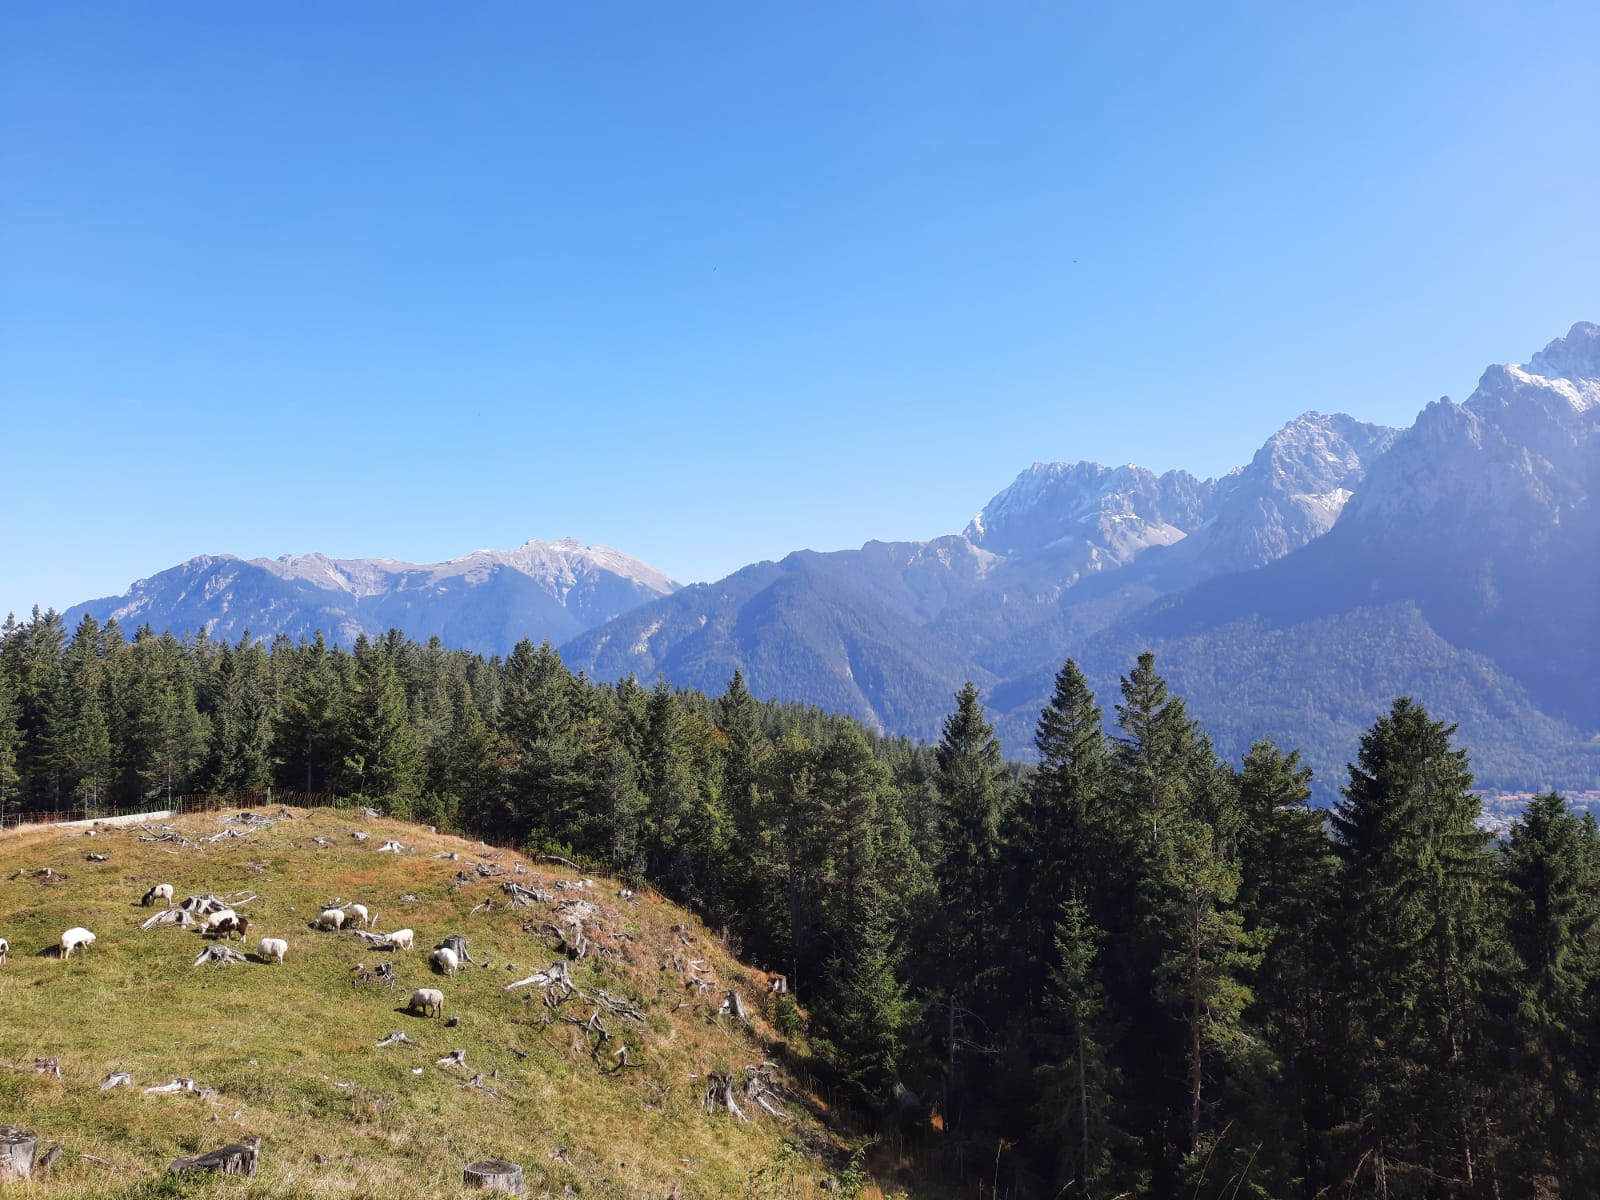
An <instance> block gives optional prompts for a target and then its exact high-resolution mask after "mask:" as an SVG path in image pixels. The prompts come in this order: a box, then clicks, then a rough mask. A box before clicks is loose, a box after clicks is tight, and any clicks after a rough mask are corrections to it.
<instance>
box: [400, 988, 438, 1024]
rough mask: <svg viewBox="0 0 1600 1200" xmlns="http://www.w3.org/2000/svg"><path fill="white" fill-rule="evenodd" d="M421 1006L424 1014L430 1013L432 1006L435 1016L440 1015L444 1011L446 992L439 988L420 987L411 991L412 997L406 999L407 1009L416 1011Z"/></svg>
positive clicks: (412, 1011) (409, 1011) (411, 1011)
mask: <svg viewBox="0 0 1600 1200" xmlns="http://www.w3.org/2000/svg"><path fill="white" fill-rule="evenodd" d="M419 1008H420V1009H421V1010H422V1015H423V1016H427V1015H428V1010H429V1009H430V1008H431V1009H433V1015H434V1016H436V1017H437V1016H440V1015H441V1014H442V1013H443V1012H444V993H443V992H441V991H440V990H439V989H438V988H418V989H417V990H416V991H414V992H412V993H411V999H410V1000H408V1001H406V1011H407V1012H408V1013H414V1012H416V1011H417V1010H418V1009H419Z"/></svg>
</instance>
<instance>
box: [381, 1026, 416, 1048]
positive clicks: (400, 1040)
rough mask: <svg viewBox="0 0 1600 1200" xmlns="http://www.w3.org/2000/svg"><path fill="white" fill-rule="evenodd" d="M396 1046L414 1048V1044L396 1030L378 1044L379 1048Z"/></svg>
mask: <svg viewBox="0 0 1600 1200" xmlns="http://www.w3.org/2000/svg"><path fill="white" fill-rule="evenodd" d="M396 1044H399V1045H403V1046H415V1045H416V1043H415V1042H413V1041H412V1040H411V1039H410V1038H408V1037H407V1036H406V1035H405V1034H403V1033H401V1032H400V1031H399V1030H398V1029H397V1030H395V1031H394V1032H393V1033H391V1034H390V1035H389V1036H388V1037H386V1038H384V1039H383V1041H381V1042H379V1043H378V1045H379V1046H393V1045H396Z"/></svg>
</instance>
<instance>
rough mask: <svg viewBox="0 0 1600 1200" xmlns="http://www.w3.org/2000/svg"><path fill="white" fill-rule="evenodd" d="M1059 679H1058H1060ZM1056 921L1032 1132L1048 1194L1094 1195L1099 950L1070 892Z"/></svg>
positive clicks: (1104, 1143) (1101, 1014)
mask: <svg viewBox="0 0 1600 1200" xmlns="http://www.w3.org/2000/svg"><path fill="white" fill-rule="evenodd" d="M1058 678H1059V677H1058ZM1060 912H1061V918H1060V921H1059V922H1058V923H1057V926H1056V937H1055V960H1056V962H1055V966H1054V968H1053V969H1052V970H1051V972H1050V977H1049V983H1048V987H1047V990H1046V994H1045V1002H1044V1011H1043V1020H1042V1022H1041V1026H1042V1030H1043V1033H1042V1036H1041V1038H1040V1042H1041V1050H1042V1062H1041V1063H1040V1065H1039V1066H1038V1067H1037V1068H1036V1069H1035V1075H1036V1076H1037V1079H1038V1082H1039V1084H1040V1097H1039V1102H1038V1105H1037V1108H1036V1112H1037V1113H1038V1119H1037V1122H1036V1133H1037V1135H1038V1137H1039V1138H1040V1140H1041V1141H1042V1143H1043V1144H1044V1145H1045V1146H1048V1147H1050V1148H1051V1150H1052V1151H1053V1155H1052V1157H1053V1158H1054V1167H1055V1178H1054V1180H1053V1187H1054V1188H1055V1191H1053V1192H1052V1193H1051V1194H1053V1195H1060V1194H1063V1193H1064V1194H1066V1195H1071V1196H1083V1197H1087V1198H1089V1200H1092V1198H1093V1197H1094V1196H1095V1195H1096V1193H1097V1192H1098V1191H1099V1188H1100V1184H1101V1183H1102V1182H1103V1181H1104V1180H1105V1178H1106V1177H1107V1175H1108V1174H1109V1173H1110V1169H1111V1151H1112V1139H1113V1136H1114V1134H1113V1129H1112V1123H1111V1114H1112V1105H1113V1100H1112V1094H1113V1091H1114V1089H1115V1088H1116V1085H1117V1082H1118V1080H1117V1074H1116V1071H1115V1070H1114V1069H1113V1068H1112V1066H1111V1063H1110V1060H1109V1050H1110V1046H1111V1041H1112V1034H1111V1033H1110V1031H1109V1029H1108V1022H1109V1019H1110V1014H1109V1012H1108V1006H1107V1003H1106V996H1105V989H1104V987H1103V986H1102V985H1101V982H1100V972H1099V966H1098V958H1099V947H1098V945H1097V940H1098V939H1097V934H1096V931H1095V929H1094V926H1093V925H1092V924H1090V921H1089V910H1088V908H1087V906H1086V905H1085V904H1084V903H1083V901H1082V900H1079V899H1076V898H1073V897H1069V898H1068V899H1066V900H1065V901H1064V902H1063V903H1062V905H1061V908H1060Z"/></svg>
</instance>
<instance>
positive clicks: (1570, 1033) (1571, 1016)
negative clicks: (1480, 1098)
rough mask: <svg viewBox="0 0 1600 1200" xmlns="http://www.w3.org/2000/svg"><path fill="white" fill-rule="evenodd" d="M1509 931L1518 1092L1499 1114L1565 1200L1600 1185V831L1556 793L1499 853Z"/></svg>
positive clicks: (1515, 828)
mask: <svg viewBox="0 0 1600 1200" xmlns="http://www.w3.org/2000/svg"><path fill="white" fill-rule="evenodd" d="M1505 873H1506V882H1507V884H1508V885H1509V897H1508V904H1507V926H1508V929H1509V933H1510V938H1511V946H1512V949H1513V950H1514V951H1515V952H1516V957H1517V964H1518V969H1517V971H1516V974H1515V977H1514V979H1513V980H1512V999H1513V1001H1514V1003H1515V1008H1514V1010H1513V1012H1514V1021H1515V1030H1516V1046H1517V1050H1518V1054H1517V1055H1516V1058H1515V1059H1514V1068H1515V1070H1516V1073H1517V1074H1518V1076H1520V1082H1521V1086H1519V1087H1518V1088H1516V1091H1515V1096H1516V1103H1515V1104H1514V1105H1512V1106H1510V1107H1509V1110H1508V1111H1507V1113H1506V1114H1505V1115H1506V1116H1507V1117H1508V1118H1509V1123H1510V1125H1511V1127H1512V1129H1513V1131H1514V1137H1513V1138H1512V1141H1513V1143H1514V1144H1515V1145H1516V1146H1517V1148H1518V1153H1517V1157H1518V1159H1519V1161H1520V1163H1521V1165H1522V1168H1523V1172H1524V1173H1525V1174H1526V1175H1527V1176H1529V1177H1530V1178H1533V1179H1543V1180H1545V1181H1547V1185H1548V1184H1549V1183H1553V1184H1554V1185H1555V1190H1557V1191H1558V1192H1559V1194H1560V1195H1562V1196H1576V1195H1589V1194H1593V1193H1594V1192H1595V1191H1596V1188H1597V1186H1600V1177H1597V1174H1596V1170H1597V1167H1600V1153H1596V1151H1595V1150H1594V1149H1593V1148H1592V1144H1591V1141H1592V1140H1591V1137H1590V1131H1591V1130H1592V1129H1593V1128H1594V1126H1595V1123H1596V1120H1597V1118H1600V1108H1597V1103H1596V1100H1597V1097H1596V1083H1597V1082H1600V1063H1597V1061H1596V1058H1597V1056H1596V1052H1597V1050H1600V1040H1597V1038H1596V1028H1595V1020H1594V1019H1595V1016H1596V1015H1597V1014H1596V1000H1597V997H1600V945H1597V944H1596V937H1595V935H1596V933H1597V932H1600V832H1597V830H1596V827H1595V821H1594V818H1593V817H1592V816H1591V815H1589V814H1584V815H1582V816H1579V815H1578V814H1577V813H1576V812H1574V811H1573V810H1572V809H1571V808H1570V807H1569V806H1568V804H1567V802H1566V801H1565V800H1564V799H1562V797H1560V796H1559V795H1557V794H1555V793H1554V792H1551V793H1547V794H1545V795H1542V796H1539V797H1537V798H1536V799H1535V800H1534V801H1533V802H1532V803H1531V804H1529V806H1528V808H1527V811H1526V812H1525V813H1523V815H1522V816H1521V817H1520V818H1519V819H1518V820H1517V821H1516V822H1515V823H1514V824H1513V825H1512V827H1511V835H1510V837H1509V839H1508V840H1507V843H1506V848H1505Z"/></svg>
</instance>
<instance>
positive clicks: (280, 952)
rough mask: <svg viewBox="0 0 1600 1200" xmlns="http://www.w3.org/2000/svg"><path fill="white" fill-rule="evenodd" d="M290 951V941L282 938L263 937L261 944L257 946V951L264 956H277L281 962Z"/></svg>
mask: <svg viewBox="0 0 1600 1200" xmlns="http://www.w3.org/2000/svg"><path fill="white" fill-rule="evenodd" d="M288 951H289V943H288V942H286V941H284V940H283V939H282V938H262V939H261V944H260V945H259V946H257V947H256V953H257V954H259V955H260V956H261V957H262V958H275V959H277V960H278V961H279V962H280V963H281V962H283V956H284V955H285V954H286V953H288Z"/></svg>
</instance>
